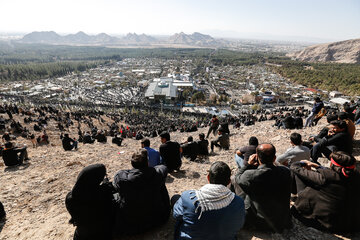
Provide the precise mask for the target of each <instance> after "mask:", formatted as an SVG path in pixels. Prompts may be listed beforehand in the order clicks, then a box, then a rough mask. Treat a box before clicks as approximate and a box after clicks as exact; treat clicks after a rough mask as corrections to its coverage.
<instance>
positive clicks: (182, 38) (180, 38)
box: [168, 32, 218, 46]
mask: <svg viewBox="0 0 360 240" xmlns="http://www.w3.org/2000/svg"><path fill="white" fill-rule="evenodd" d="M168 41H169V43H174V44H184V45H196V46H213V45H216V44H218V42H217V41H216V40H215V39H214V38H213V37H211V36H210V35H205V34H201V33H198V32H194V33H193V34H185V33H183V32H181V33H175V34H174V35H172V36H171V37H170V38H169V40H168Z"/></svg>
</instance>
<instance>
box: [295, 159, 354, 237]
mask: <svg viewBox="0 0 360 240" xmlns="http://www.w3.org/2000/svg"><path fill="white" fill-rule="evenodd" d="M291 170H292V171H293V172H294V174H296V175H297V176H298V177H299V178H300V179H301V180H302V181H303V182H304V183H306V185H307V187H306V188H305V189H304V190H303V191H301V192H300V193H298V198H297V200H296V201H295V205H294V206H295V208H296V210H297V211H298V212H299V213H300V214H301V215H302V216H303V217H305V218H307V219H314V220H317V221H318V222H319V223H320V224H321V225H322V226H324V227H325V228H327V229H329V230H332V231H350V230H358V229H359V226H360V208H359V206H358V204H359V202H360V193H359V188H360V178H359V174H357V173H355V174H354V175H352V176H350V177H349V178H345V177H344V176H343V175H340V174H339V173H337V172H336V171H334V170H332V169H329V168H318V169H317V171H312V170H307V169H305V168H303V167H301V165H300V163H299V162H297V163H294V164H292V165H291Z"/></svg>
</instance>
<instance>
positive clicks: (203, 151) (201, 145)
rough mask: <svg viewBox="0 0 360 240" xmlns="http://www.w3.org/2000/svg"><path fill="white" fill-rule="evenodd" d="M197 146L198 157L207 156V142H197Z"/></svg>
mask: <svg viewBox="0 0 360 240" xmlns="http://www.w3.org/2000/svg"><path fill="white" fill-rule="evenodd" d="M197 144H198V146H199V155H209V141H208V140H206V139H204V140H199V141H197Z"/></svg>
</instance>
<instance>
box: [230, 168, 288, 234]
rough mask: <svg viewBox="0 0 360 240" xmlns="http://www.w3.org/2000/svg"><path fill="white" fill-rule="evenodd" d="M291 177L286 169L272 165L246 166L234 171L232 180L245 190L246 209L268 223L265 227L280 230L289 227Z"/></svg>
mask: <svg viewBox="0 0 360 240" xmlns="http://www.w3.org/2000/svg"><path fill="white" fill-rule="evenodd" d="M291 179H292V178H291V173H290V170H289V169H288V168H286V167H283V166H274V165H273V164H264V165H260V166H259V167H258V168H254V166H252V165H246V166H244V167H242V168H241V169H240V170H239V172H238V173H237V174H236V176H235V181H236V183H237V184H239V185H240V187H241V189H242V190H243V191H244V193H245V208H246V209H247V210H249V209H251V211H252V212H255V215H256V217H257V218H258V219H260V220H261V221H264V222H265V223H266V224H267V225H268V226H264V228H265V229H271V230H273V231H275V232H282V231H283V229H285V228H288V227H290V226H291V215H290V206H289V204H290V193H291V186H292V181H291ZM245 221H247V220H245Z"/></svg>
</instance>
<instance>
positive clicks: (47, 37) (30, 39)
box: [19, 31, 224, 47]
mask: <svg viewBox="0 0 360 240" xmlns="http://www.w3.org/2000/svg"><path fill="white" fill-rule="evenodd" d="M19 42H22V43H45V44H66V45H132V44H134V45H141V44H143V45H146V44H154V43H162V44H175V45H188V46H198V47H219V46H222V45H223V44H224V41H223V40H215V39H214V38H213V37H211V36H209V35H205V34H201V33H198V32H195V33H193V34H185V33H183V32H181V33H176V34H174V35H172V36H170V37H169V38H168V39H161V40H160V39H157V38H154V37H152V36H148V35H146V34H140V35H138V34H136V33H128V34H127V35H126V36H124V37H122V38H117V37H112V36H110V35H107V34H106V33H100V34H97V35H88V34H86V33H84V32H78V33H76V34H68V35H65V36H61V35H59V34H57V33H56V32H54V31H48V32H32V33H29V34H26V35H25V36H24V37H23V38H22V39H20V40H19Z"/></svg>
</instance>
